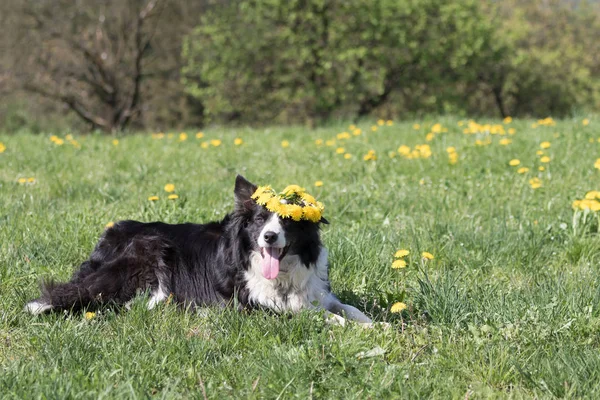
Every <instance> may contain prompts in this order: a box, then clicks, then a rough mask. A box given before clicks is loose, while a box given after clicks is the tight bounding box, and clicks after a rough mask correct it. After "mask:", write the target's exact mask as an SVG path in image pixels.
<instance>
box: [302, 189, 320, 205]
mask: <svg viewBox="0 0 600 400" xmlns="http://www.w3.org/2000/svg"><path fill="white" fill-rule="evenodd" d="M300 198H301V199H302V200H304V202H305V203H309V204H316V203H317V199H315V198H314V197H313V196H312V195H310V194H308V193H306V192H304V193H302V194H301V195H300Z"/></svg>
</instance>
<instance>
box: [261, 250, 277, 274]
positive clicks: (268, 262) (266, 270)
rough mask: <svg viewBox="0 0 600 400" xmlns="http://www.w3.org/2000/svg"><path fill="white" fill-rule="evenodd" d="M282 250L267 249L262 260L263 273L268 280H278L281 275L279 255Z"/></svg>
mask: <svg viewBox="0 0 600 400" xmlns="http://www.w3.org/2000/svg"><path fill="white" fill-rule="evenodd" d="M280 253H281V249H279V248H276V247H265V249H264V254H263V260H262V273H263V276H264V277H265V278H267V279H275V278H277V274H279V255H280Z"/></svg>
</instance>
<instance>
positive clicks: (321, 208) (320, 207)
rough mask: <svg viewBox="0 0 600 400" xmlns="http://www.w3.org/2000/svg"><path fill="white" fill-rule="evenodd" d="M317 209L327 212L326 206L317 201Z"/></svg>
mask: <svg viewBox="0 0 600 400" xmlns="http://www.w3.org/2000/svg"><path fill="white" fill-rule="evenodd" d="M317 208H318V209H319V210H321V212H323V211H325V206H324V205H323V203H321V202H320V201H317Z"/></svg>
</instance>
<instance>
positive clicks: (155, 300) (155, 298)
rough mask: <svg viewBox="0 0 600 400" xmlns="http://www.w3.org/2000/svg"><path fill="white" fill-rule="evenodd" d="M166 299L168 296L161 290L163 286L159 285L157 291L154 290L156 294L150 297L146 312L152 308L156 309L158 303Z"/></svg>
mask: <svg viewBox="0 0 600 400" xmlns="http://www.w3.org/2000/svg"><path fill="white" fill-rule="evenodd" d="M168 297H169V294H168V293H167V291H166V290H165V289H164V288H163V286H162V285H161V284H160V283H159V284H158V289H156V292H154V293H152V297H151V298H150V301H149V302H148V310H152V309H153V308H154V307H156V305H157V304H158V303H160V302H161V301H165V300H166V299H167V298H168Z"/></svg>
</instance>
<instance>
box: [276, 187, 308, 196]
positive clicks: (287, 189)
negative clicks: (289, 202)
mask: <svg viewBox="0 0 600 400" xmlns="http://www.w3.org/2000/svg"><path fill="white" fill-rule="evenodd" d="M305 191H306V189H304V188H303V187H300V186H298V185H288V186H286V187H285V189H283V190H282V191H281V193H282V194H283V195H284V196H289V195H292V194H302V193H304V192H305Z"/></svg>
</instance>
